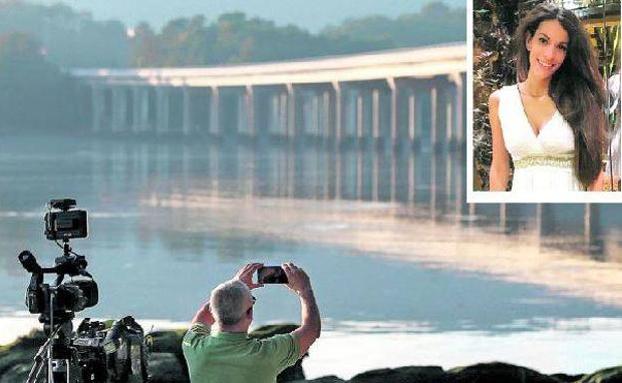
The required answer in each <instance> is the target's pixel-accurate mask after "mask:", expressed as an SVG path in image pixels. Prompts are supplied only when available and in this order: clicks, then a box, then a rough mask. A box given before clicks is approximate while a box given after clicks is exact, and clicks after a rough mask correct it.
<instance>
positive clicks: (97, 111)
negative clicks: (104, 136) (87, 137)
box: [91, 84, 106, 133]
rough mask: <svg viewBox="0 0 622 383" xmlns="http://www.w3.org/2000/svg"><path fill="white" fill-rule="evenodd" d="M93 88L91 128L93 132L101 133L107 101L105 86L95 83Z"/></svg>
mask: <svg viewBox="0 0 622 383" xmlns="http://www.w3.org/2000/svg"><path fill="white" fill-rule="evenodd" d="M91 88H92V89H91V102H92V110H93V117H92V118H93V121H92V125H91V130H92V132H93V133H99V132H101V131H102V130H103V120H104V108H105V103H106V101H105V94H104V87H103V86H101V85H97V84H93V85H92V86H91Z"/></svg>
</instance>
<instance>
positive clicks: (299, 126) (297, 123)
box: [286, 84, 304, 142]
mask: <svg viewBox="0 0 622 383" xmlns="http://www.w3.org/2000/svg"><path fill="white" fill-rule="evenodd" d="M286 86H287V105H288V108H287V109H288V110H287V138H288V139H289V141H291V142H294V141H296V142H302V141H301V139H302V137H303V134H304V124H303V121H302V110H301V109H302V108H300V104H301V101H302V100H300V98H301V97H300V91H299V90H298V89H297V86H295V85H294V84H287V85H286Z"/></svg>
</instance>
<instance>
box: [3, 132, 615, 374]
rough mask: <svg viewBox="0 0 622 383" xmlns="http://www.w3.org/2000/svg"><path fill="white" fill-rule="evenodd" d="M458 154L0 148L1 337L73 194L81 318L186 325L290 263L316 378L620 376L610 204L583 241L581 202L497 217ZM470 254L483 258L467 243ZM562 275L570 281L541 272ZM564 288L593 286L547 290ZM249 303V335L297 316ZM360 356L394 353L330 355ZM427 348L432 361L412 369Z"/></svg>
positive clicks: (292, 310) (106, 143)
mask: <svg viewBox="0 0 622 383" xmlns="http://www.w3.org/2000/svg"><path fill="white" fill-rule="evenodd" d="M463 157H464V153H462V152H461V151H450V150H447V151H441V152H437V153H433V152H426V151H425V150H423V151H422V150H417V151H413V152H407V153H403V154H399V155H394V154H392V153H388V154H384V153H378V152H375V151H374V150H371V149H369V148H358V149H357V148H352V149H349V150H343V151H342V152H340V153H334V152H332V151H330V150H328V149H326V148H323V147H322V146H321V145H320V146H306V147H298V148H296V147H286V146H270V147H263V148H254V147H252V146H248V145H242V144H240V145H231V146H218V145H209V144H207V143H205V142H170V143H155V142H138V141H129V142H124V141H123V140H121V139H119V140H89V139H71V138H67V139H60V138H38V139H33V138H4V139H3V140H2V142H1V143H0V182H2V187H1V188H0V275H1V276H2V278H0V316H1V317H2V321H0V323H3V327H4V324H6V325H7V326H8V327H5V328H2V329H1V330H0V332H4V333H5V334H3V335H5V338H7V337H8V332H9V331H13V330H11V329H10V328H11V326H12V324H13V328H21V327H18V326H17V323H18V322H19V321H22V320H25V319H24V317H27V316H25V315H23V314H22V313H20V312H23V311H24V310H25V308H24V305H23V295H24V291H25V288H26V284H27V282H28V280H29V276H28V275H27V274H26V272H25V271H24V270H22V269H21V266H20V265H19V264H18V262H17V260H16V256H17V254H18V253H19V251H20V250H22V249H30V250H32V251H33V252H34V253H35V255H37V257H38V258H39V262H40V263H42V264H46V265H47V264H51V263H52V262H53V258H54V257H56V256H58V255H59V249H57V248H56V247H55V245H54V244H53V243H52V242H50V241H47V240H45V238H44V236H43V223H42V215H43V214H44V212H45V209H44V204H45V202H46V201H48V200H49V199H50V198H61V197H72V198H75V199H77V200H78V204H79V207H81V208H84V209H87V210H88V211H89V224H90V227H89V229H90V236H89V238H88V239H83V240H76V241H73V242H72V244H73V246H74V250H75V251H76V252H78V253H80V254H85V255H86V256H87V259H88V261H89V263H90V264H89V271H90V272H91V273H92V274H93V275H94V276H95V278H96V280H97V281H98V283H99V286H100V296H101V298H100V303H99V305H98V306H97V307H95V308H92V309H88V310H86V311H85V312H83V313H80V316H83V315H88V316H94V317H119V316H122V315H127V314H132V315H134V316H135V317H137V318H142V319H145V320H147V319H150V320H164V321H173V322H186V321H189V319H190V318H191V317H192V315H193V314H194V312H195V311H196V309H197V307H198V306H199V304H200V303H201V302H202V300H203V299H205V297H206V296H207V295H208V294H209V291H210V290H211V289H212V288H213V287H214V286H215V285H217V284H218V283H220V282H222V281H223V280H225V279H227V278H229V277H231V276H232V275H233V274H234V273H235V271H236V270H237V269H238V268H239V267H240V266H241V265H242V264H244V263H247V262H253V261H261V262H264V263H266V264H280V263H282V262H284V261H289V260H292V261H294V262H296V263H298V264H300V265H303V266H304V267H305V269H306V270H307V271H308V272H309V274H310V275H311V276H312V282H313V284H314V288H315V291H316V293H317V298H318V301H319V302H320V306H321V311H322V316H323V317H324V318H325V322H326V328H327V329H328V330H330V331H328V332H327V334H328V335H327V336H326V337H324V338H322V340H321V341H320V342H319V343H318V344H317V346H316V348H317V350H316V356H314V354H313V353H312V357H311V358H310V359H309V361H308V362H305V363H307V369H308V373H309V375H310V376H318V375H324V374H328V373H336V374H338V375H341V376H344V377H348V375H351V374H353V373H355V372H357V371H361V370H364V369H367V368H371V367H373V366H377V367H381V366H389V365H396V364H397V365H399V364H417V363H427V364H430V363H432V364H439V365H443V366H445V367H451V366H454V365H456V364H460V363H469V362H476V361H482V360H492V359H504V360H507V361H510V362H514V363H518V362H522V363H523V364H527V365H530V366H532V367H536V368H540V369H544V370H564V371H566V372H573V371H577V372H578V371H580V370H587V369H596V368H599V367H604V366H607V365H611V364H612V363H617V362H616V361H618V362H619V360H620V358H621V357H622V354H620V352H619V351H611V350H612V348H611V347H609V346H607V345H606V344H605V343H601V345H600V346H597V344H596V343H595V342H599V343H600V342H601V341H602V340H607V341H608V342H614V340H616V339H617V342H618V343H619V341H621V340H622V321H620V320H619V319H618V318H620V317H621V314H622V301H617V304H616V299H617V298H618V297H619V296H622V287H620V286H619V283H618V285H617V290H616V288H615V286H616V285H615V282H613V280H615V278H616V277H617V276H620V273H621V268H620V257H619V256H618V255H617V254H618V249H619V248H620V246H619V245H620V242H619V240H618V238H619V236H618V234H619V232H618V230H619V229H618V228H619V226H618V223H617V221H616V219H618V218H617V217H616V216H614V215H613V214H610V213H611V212H612V210H611V209H616V208H615V207H603V208H601V209H602V210H594V211H593V213H592V216H591V217H590V218H589V220H588V221H589V222H592V224H591V225H588V226H587V227H586V226H585V225H584V223H585V220H584V213H583V212H584V207H583V206H581V205H565V206H556V207H551V206H544V207H539V208H538V207H536V206H535V205H517V206H515V207H512V208H510V209H508V210H507V212H506V218H505V219H501V220H500V218H499V206H498V205H479V206H477V207H469V206H468V205H467V204H466V203H465V202H464V201H463V198H464V192H463V188H464V185H465V179H464V178H465V175H464V169H462V166H461V164H462V163H463ZM538 209H540V214H541V215H540V219H538V218H537V214H538ZM542 209H544V212H546V214H544V215H542ZM597 213H598V214H597ZM543 216H544V217H546V219H544V222H543V219H542V217H543ZM612 216H613V217H612ZM577 220H579V222H580V223H581V224H580V225H579V224H575V222H576V221H577ZM569 222H570V223H569ZM491 238H492V239H491ZM517 243H521V244H526V245H528V246H529V248H528V250H525V249H522V250H520V251H521V252H524V253H521V254H514V255H517V256H519V258H512V259H508V260H506V261H507V262H506V263H503V262H501V258H503V257H501V256H500V255H499V254H501V252H502V250H500V249H499V248H503V247H505V246H506V244H507V246H510V244H517ZM477 244H479V245H480V246H481V247H479V248H477V249H483V250H477V249H476V248H470V247H469V246H474V245H477ZM491 246H492V247H491ZM534 249H535V250H534ZM577 249H578V250H577ZM471 253H473V254H474V256H470V255H469V254H471ZM452 254H453V255H452ZM482 254H489V255H490V256H491V258H490V259H481V255H482ZM475 255H478V256H477V257H476V256H475ZM497 255H499V256H497ZM504 256H505V255H504ZM534 259H536V260H537V262H536V263H535V266H534V265H532V263H533V262H534ZM470 260H473V262H470ZM475 260H477V262H475ZM529 262H532V263H529ZM562 262H563V263H562ZM569 262H572V263H569ZM508 264H509V266H508ZM491 265H492V266H491ZM522 265H529V267H533V268H531V269H527V268H526V267H527V266H525V267H523V266H522ZM559 265H561V266H559ZM560 267H561V269H563V270H562V271H564V272H566V273H567V274H555V273H553V274H544V273H541V275H540V274H538V273H537V272H533V271H534V270H540V271H542V270H549V269H550V270H559V269H560ZM525 270H526V271H525ZM597 271H598V272H599V273H604V272H607V273H608V274H607V275H605V276H603V275H604V274H602V275H601V274H598V275H596V274H595V273H596V272H597ZM592 274H594V275H596V276H595V277H594V278H593V279H589V278H588V277H589V276H590V275H592ZM560 275H561V276H560ZM568 275H573V276H583V277H585V281H584V282H579V283H574V282H573V281H571V280H569V281H568V283H567V284H563V283H557V282H559V281H560V280H563V279H567V276H568ZM573 278H574V277H573ZM610 280H611V281H610ZM618 280H619V279H618ZM599 281H603V282H602V285H601V284H599V283H601V282H599ZM607 281H610V283H611V284H610V285H607ZM549 282H550V283H549ZM573 285H581V286H579V287H582V288H576V289H575V288H574V287H573ZM611 286H614V287H611ZM599 290H606V292H608V293H610V294H609V295H603V294H604V293H603V294H601V295H599V294H598V293H597V292H598V291H599ZM255 295H256V296H257V298H258V305H257V306H256V312H255V316H256V323H257V324H263V323H268V322H276V321H297V320H298V318H299V306H298V302H297V299H295V297H294V296H292V295H291V294H289V293H288V291H287V290H286V289H285V288H284V287H282V286H271V287H265V288H263V289H260V290H259V291H257V292H256V294H255ZM0 328H1V327H0ZM591 342H594V344H593V347H591V348H589V349H588V350H586V348H585V347H581V348H579V346H576V351H573V350H575V346H573V345H572V344H577V345H579V344H591ZM353 344H356V345H357V346H356V347H355V348H356V349H358V350H367V351H366V352H367V353H368V356H369V354H370V353H373V352H374V350H382V349H384V348H386V347H391V346H389V345H395V347H397V348H399V349H400V350H403V351H404V353H403V355H401V357H397V358H391V359H388V358H387V356H386V355H389V354H387V352H389V351H386V352H377V353H375V356H373V357H371V358H370V359H369V362H367V363H366V364H365V365H362V364H361V362H357V360H358V359H359V358H358V357H355V355H356V354H355V352H356V350H352V352H351V353H349V355H352V358H351V359H339V358H343V357H344V356H343V354H344V353H343V352H342V351H344V350H346V349H347V348H348V347H350V348H351V347H353ZM422 344H425V345H426V347H427V348H426V350H427V351H426V352H425V353H420V354H419V356H413V354H414V350H415V349H420V348H418V347H421V345H422ZM528 344H541V347H542V348H543V350H544V351H545V352H555V351H554V350H567V351H565V352H564V353H563V355H560V357H559V358H551V359H550V360H546V358H545V360H542V358H537V357H535V355H534V353H533V352H529V351H528V350H525V351H524V352H523V353H520V352H517V351H516V350H517V349H519V348H521V349H522V348H524V346H525V345H528ZM450 346H451V347H450ZM490 347H495V348H496V350H495V351H490ZM330 350H332V352H333V353H335V354H336V355H332V354H331V351H330ZM334 350H341V351H339V352H337V351H334ZM443 350H445V351H446V352H445V351H443ZM449 350H453V351H449ZM504 350H505V351H504ZM568 350H569V351H568ZM616 352H617V355H616V354H615V353H616ZM586 354H587V355H586ZM327 355H331V358H332V359H330V358H328V356H327ZM473 358H477V360H472V359H473ZM329 359H330V360H332V364H331V362H330V361H329ZM335 361H337V362H335ZM344 363H345V365H344ZM348 366H349V367H348Z"/></svg>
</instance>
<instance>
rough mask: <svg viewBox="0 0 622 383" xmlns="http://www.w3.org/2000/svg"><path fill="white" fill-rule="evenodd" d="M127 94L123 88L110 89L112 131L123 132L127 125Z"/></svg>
mask: <svg viewBox="0 0 622 383" xmlns="http://www.w3.org/2000/svg"><path fill="white" fill-rule="evenodd" d="M126 98H127V92H126V90H125V87H123V86H115V87H113V88H112V131H113V132H114V133H119V132H124V131H125V129H126V125H127V123H126V122H127V99H126Z"/></svg>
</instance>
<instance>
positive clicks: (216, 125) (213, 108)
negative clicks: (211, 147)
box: [209, 86, 221, 136]
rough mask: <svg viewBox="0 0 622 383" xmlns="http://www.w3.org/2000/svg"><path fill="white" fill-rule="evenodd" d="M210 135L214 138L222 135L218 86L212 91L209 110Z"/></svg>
mask: <svg viewBox="0 0 622 383" xmlns="http://www.w3.org/2000/svg"><path fill="white" fill-rule="evenodd" d="M209 118H210V122H209V134H210V135H212V136H219V135H220V131H221V129H220V90H219V89H218V87H217V86H213V87H211V89H210V108H209Z"/></svg>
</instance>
